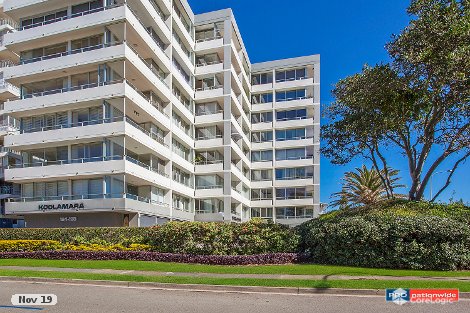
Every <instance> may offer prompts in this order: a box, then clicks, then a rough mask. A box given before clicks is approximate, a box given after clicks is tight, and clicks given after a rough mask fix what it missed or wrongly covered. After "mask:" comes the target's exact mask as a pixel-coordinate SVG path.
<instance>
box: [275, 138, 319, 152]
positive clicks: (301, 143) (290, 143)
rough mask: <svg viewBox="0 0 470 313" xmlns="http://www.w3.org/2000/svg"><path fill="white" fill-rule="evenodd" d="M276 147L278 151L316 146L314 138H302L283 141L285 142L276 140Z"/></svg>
mask: <svg viewBox="0 0 470 313" xmlns="http://www.w3.org/2000/svg"><path fill="white" fill-rule="evenodd" d="M274 145H275V148H276V149H283V148H301V147H307V146H312V145H314V142H313V137H310V138H306V137H302V138H298V139H293V140H283V141H279V140H276V141H275V142H274Z"/></svg>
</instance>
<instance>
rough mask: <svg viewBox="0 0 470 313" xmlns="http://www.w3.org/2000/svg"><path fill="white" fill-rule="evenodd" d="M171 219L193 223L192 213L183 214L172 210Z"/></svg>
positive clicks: (183, 212)
mask: <svg viewBox="0 0 470 313" xmlns="http://www.w3.org/2000/svg"><path fill="white" fill-rule="evenodd" d="M171 215H172V216H171V217H172V218H173V219H174V220H175V219H176V220H178V221H193V220H194V213H193V212H185V211H181V210H178V209H175V208H173V210H172V213H171Z"/></svg>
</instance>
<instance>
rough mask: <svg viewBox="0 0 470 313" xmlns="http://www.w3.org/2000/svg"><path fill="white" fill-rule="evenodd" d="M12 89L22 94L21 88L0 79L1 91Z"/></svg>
mask: <svg viewBox="0 0 470 313" xmlns="http://www.w3.org/2000/svg"><path fill="white" fill-rule="evenodd" d="M4 88H5V89H6V88H11V89H12V90H13V91H15V92H17V93H18V94H19V93H20V88H18V87H16V86H15V85H13V84H11V83H9V82H7V81H5V80H4V79H0V89H4Z"/></svg>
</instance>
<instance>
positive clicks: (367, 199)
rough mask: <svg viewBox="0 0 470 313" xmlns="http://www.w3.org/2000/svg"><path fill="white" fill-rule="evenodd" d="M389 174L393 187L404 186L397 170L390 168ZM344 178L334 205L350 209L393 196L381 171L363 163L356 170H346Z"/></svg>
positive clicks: (335, 195) (332, 204)
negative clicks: (400, 182)
mask: <svg viewBox="0 0 470 313" xmlns="http://www.w3.org/2000/svg"><path fill="white" fill-rule="evenodd" d="M382 174H383V173H382ZM388 175H389V178H390V185H391V186H392V189H393V188H398V187H401V186H402V185H399V184H398V180H399V178H398V177H397V175H398V171H397V170H393V169H390V168H389V169H388ZM342 180H343V182H342V188H341V191H340V192H337V193H334V194H333V197H335V198H336V199H335V200H334V201H333V202H332V203H331V205H330V206H332V207H335V206H339V208H341V209H350V208H355V207H358V206H363V205H371V204H376V203H379V202H381V201H383V200H386V199H390V198H391V196H390V195H388V194H387V192H386V189H387V187H386V186H385V184H384V183H383V181H382V179H381V178H380V175H379V172H378V171H377V170H375V169H374V168H371V169H368V168H367V167H366V166H365V165H362V167H361V168H356V171H354V172H346V173H345V175H344V178H343V179H342Z"/></svg>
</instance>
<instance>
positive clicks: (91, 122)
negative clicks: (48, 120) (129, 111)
mask: <svg viewBox="0 0 470 313" xmlns="http://www.w3.org/2000/svg"><path fill="white" fill-rule="evenodd" d="M123 120H124V117H123V116H116V117H108V118H102V119H97V120H89V121H83V122H77V123H71V124H55V125H48V126H42V127H32V128H28V129H21V130H20V133H21V134H25V133H26V134H27V133H36V132H43V131H49V130H55V129H65V128H73V127H82V126H89V125H99V124H107V123H113V122H122V121H123Z"/></svg>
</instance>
